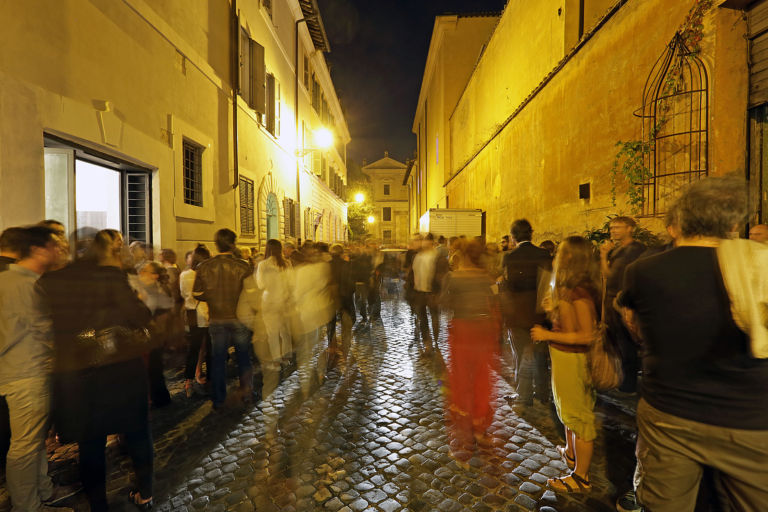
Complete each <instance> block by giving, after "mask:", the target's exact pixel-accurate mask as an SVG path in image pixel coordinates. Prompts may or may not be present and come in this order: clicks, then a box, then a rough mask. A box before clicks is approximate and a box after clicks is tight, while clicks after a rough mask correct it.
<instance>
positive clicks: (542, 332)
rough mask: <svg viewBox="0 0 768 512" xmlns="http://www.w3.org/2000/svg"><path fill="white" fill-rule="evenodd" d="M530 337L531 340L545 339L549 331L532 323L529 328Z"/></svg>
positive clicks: (547, 337)
mask: <svg viewBox="0 0 768 512" xmlns="http://www.w3.org/2000/svg"><path fill="white" fill-rule="evenodd" d="M531 339H532V340H533V341H536V342H538V341H547V340H548V339H549V331H548V330H547V329H545V328H543V327H542V326H540V325H534V326H533V328H532V329H531Z"/></svg>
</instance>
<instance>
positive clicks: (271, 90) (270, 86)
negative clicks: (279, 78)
mask: <svg viewBox="0 0 768 512" xmlns="http://www.w3.org/2000/svg"><path fill="white" fill-rule="evenodd" d="M266 80H267V82H266V87H267V103H266V111H265V112H264V114H265V116H264V117H265V123H264V127H265V128H266V129H267V131H268V132H269V133H271V134H272V135H274V134H275V105H276V101H275V100H276V98H275V92H276V91H275V76H274V75H272V74H268V75H267V79H266Z"/></svg>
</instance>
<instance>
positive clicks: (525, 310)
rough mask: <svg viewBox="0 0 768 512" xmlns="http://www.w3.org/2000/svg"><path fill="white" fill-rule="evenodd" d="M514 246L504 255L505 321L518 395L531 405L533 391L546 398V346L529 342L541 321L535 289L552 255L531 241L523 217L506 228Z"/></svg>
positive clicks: (545, 400) (549, 267)
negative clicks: (508, 332)
mask: <svg viewBox="0 0 768 512" xmlns="http://www.w3.org/2000/svg"><path fill="white" fill-rule="evenodd" d="M510 231H511V235H512V240H513V242H514V243H515V248H514V249H512V250H510V251H508V252H507V253H505V255H504V260H503V263H502V264H503V271H504V288H505V293H506V296H505V297H504V299H505V300H504V304H505V323H506V325H507V327H508V328H509V331H510V336H511V338H512V348H514V350H515V380H516V382H517V394H518V399H519V400H520V402H522V403H523V404H524V405H532V404H533V398H534V393H535V396H536V398H538V399H539V401H541V402H543V403H546V402H548V401H549V396H550V394H549V382H548V377H547V348H546V346H544V345H534V344H533V343H532V342H531V334H530V330H531V327H533V326H534V324H542V323H544V321H545V319H546V317H545V315H544V313H543V312H540V311H539V307H538V306H539V304H538V299H539V297H538V290H539V284H540V282H541V280H542V279H543V278H544V276H546V275H548V273H549V271H550V270H551V269H552V257H551V256H550V255H549V253H548V252H547V251H546V250H544V249H541V248H539V247H536V246H535V245H533V243H532V242H531V239H532V237H533V228H532V227H531V223H530V222H528V221H527V220H526V219H518V220H516V221H514V222H513V223H512V227H511V229H510Z"/></svg>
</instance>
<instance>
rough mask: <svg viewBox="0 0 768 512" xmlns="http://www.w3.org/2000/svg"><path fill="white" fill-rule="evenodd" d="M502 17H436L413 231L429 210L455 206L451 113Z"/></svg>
mask: <svg viewBox="0 0 768 512" xmlns="http://www.w3.org/2000/svg"><path fill="white" fill-rule="evenodd" d="M498 21H499V14H498V13H479V14H459V15H445V16H438V17H437V18H436V19H435V25H434V29H433V31H432V39H431V41H430V44H429V53H428V55H427V63H426V66H425V67H424V77H423V79H422V82H421V92H420V94H419V100H418V103H417V107H416V115H415V116H414V120H413V133H415V134H416V140H417V151H416V158H415V161H414V164H413V166H412V167H411V168H410V170H409V172H408V174H407V176H406V181H405V183H406V184H407V185H408V187H409V194H410V202H411V210H410V218H409V226H410V228H411V230H412V231H413V232H417V231H418V230H419V219H420V218H421V216H422V215H423V214H424V213H425V212H426V211H427V210H429V209H430V208H448V207H449V204H448V197H447V195H446V193H445V187H444V185H445V180H446V179H448V177H449V176H450V169H451V166H450V155H451V150H450V144H451V138H450V131H449V128H450V118H451V114H452V113H453V110H454V109H455V108H456V103H457V102H458V100H459V97H460V96H461V93H462V91H463V90H464V87H466V85H467V81H468V80H469V77H470V76H471V75H472V71H473V70H474V69H475V66H476V65H477V62H478V59H480V56H481V55H482V53H483V50H484V48H485V45H486V43H488V39H489V38H490V37H491V34H492V33H493V29H494V27H495V26H496V24H497V23H498Z"/></svg>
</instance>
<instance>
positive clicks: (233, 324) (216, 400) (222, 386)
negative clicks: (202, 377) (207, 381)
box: [208, 320, 252, 407]
mask: <svg viewBox="0 0 768 512" xmlns="http://www.w3.org/2000/svg"><path fill="white" fill-rule="evenodd" d="M208 333H209V334H210V336H211V352H212V354H211V364H212V368H211V395H212V397H213V405H214V406H215V407H218V406H220V405H222V404H223V403H224V400H225V399H226V398H227V350H228V349H229V346H230V345H234V346H235V357H236V358H237V368H238V370H239V372H240V375H241V376H242V375H246V374H249V373H250V372H251V369H252V366H251V352H250V350H251V331H250V330H249V329H248V328H247V327H246V326H244V325H243V324H241V323H240V322H238V321H237V320H232V321H229V322H221V323H215V324H214V323H212V324H211V325H210V326H209V327H208Z"/></svg>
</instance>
